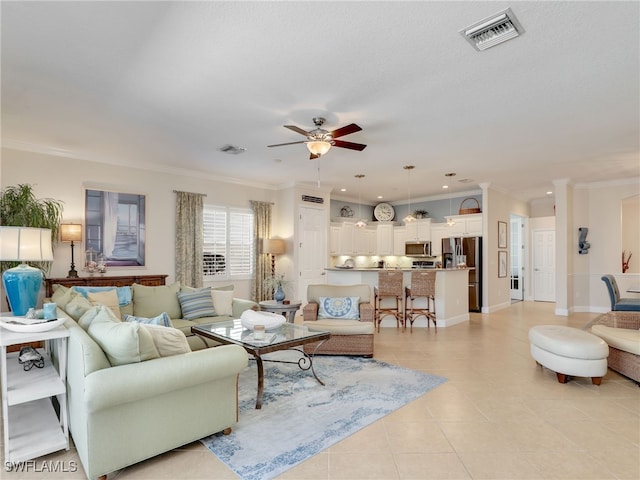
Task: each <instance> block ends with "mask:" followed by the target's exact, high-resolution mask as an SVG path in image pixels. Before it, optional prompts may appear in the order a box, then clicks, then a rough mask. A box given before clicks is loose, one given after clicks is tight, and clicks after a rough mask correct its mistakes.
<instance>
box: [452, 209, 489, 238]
mask: <svg viewBox="0 0 640 480" xmlns="http://www.w3.org/2000/svg"><path fill="white" fill-rule="evenodd" d="M445 218H446V219H447V220H448V219H452V220H453V221H454V222H455V223H454V224H453V225H452V226H451V227H450V232H451V233H450V235H447V236H448V237H478V236H482V213H472V214H470V215H448V216H446V217H445Z"/></svg>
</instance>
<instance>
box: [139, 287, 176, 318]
mask: <svg viewBox="0 0 640 480" xmlns="http://www.w3.org/2000/svg"><path fill="white" fill-rule="evenodd" d="M132 290H133V314H134V315H135V316H136V317H147V318H151V317H155V316H157V315H160V314H161V313H162V312H167V314H168V315H169V317H171V318H182V311H181V310H180V302H179V301H178V297H177V295H176V294H177V293H178V292H179V291H180V282H175V283H174V284H172V285H159V286H157V287H148V286H146V285H138V284H137V283H134V284H133V286H132Z"/></svg>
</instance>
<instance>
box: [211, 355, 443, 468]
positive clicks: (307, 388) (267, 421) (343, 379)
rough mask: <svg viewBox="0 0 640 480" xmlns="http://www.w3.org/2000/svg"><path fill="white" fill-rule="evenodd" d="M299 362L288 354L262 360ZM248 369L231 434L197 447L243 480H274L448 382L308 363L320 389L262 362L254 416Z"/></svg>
mask: <svg viewBox="0 0 640 480" xmlns="http://www.w3.org/2000/svg"><path fill="white" fill-rule="evenodd" d="M292 355H293V358H292ZM299 356H300V354H298V353H295V352H293V351H287V352H275V353H273V354H269V355H267V356H265V357H264V358H277V359H285V358H286V359H287V360H291V359H295V360H297V358H298V357H299ZM249 363H250V366H249V367H248V368H247V370H246V371H244V372H242V373H241V374H240V382H239V402H240V416H239V421H238V424H237V425H236V426H235V428H234V429H233V432H232V433H231V434H230V435H223V434H222V433H219V434H215V435H211V436H210V437H206V438H203V439H202V440H200V441H201V442H202V443H203V444H204V445H205V446H206V447H207V448H208V449H209V450H211V452H213V453H214V454H215V455H216V456H217V457H218V458H219V459H220V460H222V461H223V462H224V463H225V464H226V465H227V466H228V467H229V468H230V469H231V470H233V471H234V472H235V473H236V474H237V475H238V476H239V477H240V478H242V479H244V480H263V479H270V478H273V477H275V476H277V475H279V474H281V473H282V472H284V471H285V470H288V469H289V468H291V467H293V466H295V465H297V464H298V463H300V462H303V461H304V460H306V459H308V458H309V457H311V456H313V455H315V454H317V453H319V452H321V451H322V450H324V449H326V448H327V447H329V446H331V445H333V444H335V443H337V442H339V441H340V440H342V439H344V438H346V437H348V436H349V435H351V434H353V433H355V432H357V431H358V430H360V429H361V428H363V427H366V426H367V425H369V424H371V423H373V422H374V421H376V420H378V419H380V418H382V417H384V416H385V415H388V414H389V413H391V412H393V411H394V410H396V409H398V408H400V407H402V406H404V405H406V404H407V403H409V402H411V401H412V400H415V399H416V398H418V397H420V396H422V395H424V394H425V393H426V392H428V391H429V390H431V389H433V388H435V387H437V386H438V385H441V384H442V383H444V382H446V379H444V378H441V377H437V376H435V375H429V374H427V373H423V372H418V371H415V370H409V369H406V368H402V367H397V366H394V365H390V364H387V363H383V362H378V361H376V360H373V359H368V358H359V357H340V356H329V357H324V356H322V357H316V358H315V361H314V369H315V371H316V373H317V375H318V377H319V378H320V379H321V380H322V381H323V382H324V383H325V386H322V385H320V384H319V383H318V382H317V381H316V379H315V378H314V377H313V374H312V373H311V371H305V370H300V369H299V368H298V366H297V365H291V364H281V363H271V362H264V366H265V381H264V397H263V403H262V409H261V410H256V409H255V403H256V392H257V369H256V366H255V362H253V361H250V362H249Z"/></svg>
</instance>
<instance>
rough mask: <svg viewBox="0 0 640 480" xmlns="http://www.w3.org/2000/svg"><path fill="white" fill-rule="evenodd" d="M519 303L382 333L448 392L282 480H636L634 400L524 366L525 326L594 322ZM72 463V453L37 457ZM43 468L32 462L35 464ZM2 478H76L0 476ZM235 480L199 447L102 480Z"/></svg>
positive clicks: (613, 389) (630, 388) (638, 420)
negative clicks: (451, 321)
mask: <svg viewBox="0 0 640 480" xmlns="http://www.w3.org/2000/svg"><path fill="white" fill-rule="evenodd" d="M554 307H555V305H554V304H551V303H532V302H520V303H517V304H514V305H512V306H511V307H510V308H508V309H504V310H501V311H498V312H495V313H492V314H490V315H484V314H482V315H481V314H472V317H471V321H470V322H469V323H468V324H462V325H456V326H453V327H448V328H441V329H439V330H438V333H437V334H436V332H435V331H434V329H433V327H431V328H430V329H429V330H427V329H426V328H418V329H415V328H414V332H413V333H412V334H411V333H409V331H406V332H404V333H403V332H400V331H398V330H396V329H395V328H386V329H382V332H381V333H380V334H377V335H376V346H375V348H376V354H375V358H376V359H378V360H383V361H387V362H390V363H394V364H398V365H401V366H404V367H407V368H413V369H417V370H422V371H425V372H429V373H433V374H437V375H441V376H443V377H446V378H447V379H448V380H449V381H448V382H447V383H445V384H444V385H442V386H440V387H438V388H436V389H435V390H432V391H431V392H429V393H427V394H426V395H424V396H423V397H421V398H419V399H418V400H416V401H414V402H412V403H410V404H408V405H406V406H405V407H403V408H401V409H399V410H397V411H396V412H394V413H393V414H391V415H389V416H387V417H385V418H384V419H381V420H379V421H378V422H376V423H374V424H372V425H370V426H369V427H367V428H365V429H363V430H361V431H360V432H358V433H356V434H354V435H352V436H351V437H348V438H346V439H345V440H343V441H341V442H339V443H337V444H336V445H334V446H332V447H330V448H328V449H327V450H325V451H323V452H321V453H320V454H318V455H316V456H315V457H312V458H310V459H309V460H307V461H306V462H304V463H302V464H300V465H299V466H297V467H296V468H293V469H291V470H289V471H288V472H285V473H284V474H283V475H281V476H280V477H279V478H280V479H296V480H298V479H309V480H311V479H330V480H338V479H345V480H356V479H385V480H389V479H509V480H510V479H575V480H584V479H597V480H600V479H629V480H638V479H639V478H640V388H639V387H638V386H637V385H636V384H635V383H634V382H632V381H631V380H629V379H627V378H625V377H622V376H620V375H618V374H616V373H614V372H612V371H609V372H608V374H607V376H606V377H605V378H604V379H603V382H602V385H601V386H599V387H597V386H594V385H592V384H591V381H590V379H586V378H578V379H574V380H572V381H570V382H569V383H568V384H564V385H563V384H560V383H558V382H557V381H556V377H555V375H554V374H553V373H552V372H550V371H548V370H546V369H543V368H541V367H538V366H536V364H535V362H534V361H533V360H532V359H531V357H530V355H529V343H528V340H527V332H528V330H529V328H530V327H531V326H533V325H539V324H559V325H569V326H573V327H582V326H583V325H584V324H586V323H587V322H589V321H590V320H591V319H593V318H595V317H596V316H597V315H596V314H590V313H580V314H573V315H571V316H569V317H557V316H555V315H554V314H553V311H554ZM44 459H47V460H65V461H66V462H69V461H75V462H78V458H77V455H76V454H75V452H74V450H73V449H72V450H70V451H69V452H59V453H56V454H52V455H49V456H47V457H44ZM42 460H43V459H38V461H39V462H41V461H42ZM0 477H1V478H3V479H4V478H8V479H40V478H47V479H49V478H58V479H67V478H84V474H83V472H82V469H81V468H80V471H79V472H77V473H75V474H71V473H43V472H36V471H30V472H28V473H16V472H12V473H7V472H4V471H2V472H1V473H0ZM176 478H181V479H234V478H237V477H236V476H235V474H234V473H233V472H231V471H230V470H229V469H227V468H226V467H225V466H224V465H223V464H222V463H221V462H220V461H218V459H217V458H216V457H215V456H214V455H212V454H211V453H209V451H208V450H207V449H206V448H204V447H203V446H202V445H201V444H200V443H199V442H195V443H192V444H190V445H187V446H185V447H183V448H179V449H176V450H173V451H171V452H168V453H166V454H164V455H160V456H158V457H155V458H153V459H150V460H147V461H145V462H142V463H139V464H137V465H134V466H131V467H128V468H126V469H124V470H122V471H119V472H114V473H112V474H110V475H109V480H113V479H118V480H134V479H135V480H137V479H176Z"/></svg>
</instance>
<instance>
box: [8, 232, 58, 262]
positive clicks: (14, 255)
mask: <svg viewBox="0 0 640 480" xmlns="http://www.w3.org/2000/svg"><path fill="white" fill-rule="evenodd" d="M0 260H3V261H11V262H16V261H17V262H48V261H52V260H53V250H52V248H51V230H49V229H48V228H31V227H0Z"/></svg>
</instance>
